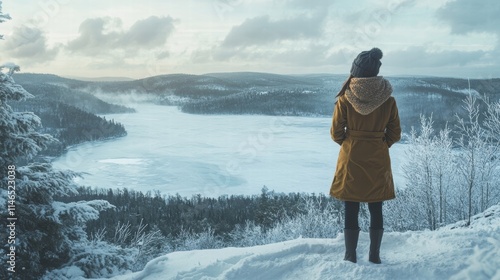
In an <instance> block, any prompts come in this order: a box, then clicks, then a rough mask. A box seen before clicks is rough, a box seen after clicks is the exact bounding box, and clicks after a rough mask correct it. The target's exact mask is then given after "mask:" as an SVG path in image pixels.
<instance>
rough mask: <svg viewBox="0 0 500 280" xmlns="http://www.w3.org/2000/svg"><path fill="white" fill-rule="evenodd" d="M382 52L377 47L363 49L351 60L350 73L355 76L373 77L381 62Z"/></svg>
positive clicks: (376, 73)
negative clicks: (367, 49)
mask: <svg viewBox="0 0 500 280" xmlns="http://www.w3.org/2000/svg"><path fill="white" fill-rule="evenodd" d="M382 56H383V53H382V51H381V50H380V49H379V48H373V49H371V50H369V51H363V52H361V53H360V54H358V56H357V57H356V59H354V61H353V62H352V67H351V75H353V76H354V77H356V78H367V77H375V76H377V75H378V72H379V69H380V66H381V65H382V63H381V62H380V59H381V58H382Z"/></svg>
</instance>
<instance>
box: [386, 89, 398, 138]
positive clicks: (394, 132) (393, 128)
mask: <svg viewBox="0 0 500 280" xmlns="http://www.w3.org/2000/svg"><path fill="white" fill-rule="evenodd" d="M393 100H394V102H393V103H392V107H391V114H390V117H389V122H388V123H387V126H386V130H385V139H386V142H387V146H389V147H391V146H392V144H394V143H396V142H398V141H399V140H400V139H401V124H400V122H399V112H398V106H397V104H396V100H395V99H393Z"/></svg>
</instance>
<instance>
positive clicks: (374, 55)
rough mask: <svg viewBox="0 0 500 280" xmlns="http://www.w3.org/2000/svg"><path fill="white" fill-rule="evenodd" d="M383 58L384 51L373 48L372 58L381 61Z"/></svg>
mask: <svg viewBox="0 0 500 280" xmlns="http://www.w3.org/2000/svg"><path fill="white" fill-rule="evenodd" d="M382 56H384V54H383V53H382V51H381V50H380V49H379V48H373V49H371V50H370V57H371V58H372V59H377V60H380V59H382Z"/></svg>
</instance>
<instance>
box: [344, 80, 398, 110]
mask: <svg viewBox="0 0 500 280" xmlns="http://www.w3.org/2000/svg"><path fill="white" fill-rule="evenodd" d="M391 93H392V86H391V84H390V83H389V81H388V80H386V79H384V77H382V76H377V77H370V78H352V79H351V83H350V84H349V88H348V89H347V90H346V91H345V95H346V98H347V100H348V101H349V103H351V104H352V106H353V107H354V109H355V110H356V112H358V113H360V114H361V115H368V114H370V113H371V112H373V111H375V109H377V108H378V107H379V106H380V105H382V104H383V103H384V102H385V101H386V100H387V99H389V97H390V96H391Z"/></svg>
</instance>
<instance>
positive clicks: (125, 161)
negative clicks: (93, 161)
mask: <svg viewBox="0 0 500 280" xmlns="http://www.w3.org/2000/svg"><path fill="white" fill-rule="evenodd" d="M99 162H100V163H114V164H142V159H140V158H109V159H102V160H100V161H99Z"/></svg>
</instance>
